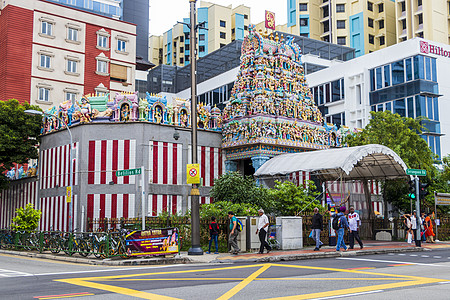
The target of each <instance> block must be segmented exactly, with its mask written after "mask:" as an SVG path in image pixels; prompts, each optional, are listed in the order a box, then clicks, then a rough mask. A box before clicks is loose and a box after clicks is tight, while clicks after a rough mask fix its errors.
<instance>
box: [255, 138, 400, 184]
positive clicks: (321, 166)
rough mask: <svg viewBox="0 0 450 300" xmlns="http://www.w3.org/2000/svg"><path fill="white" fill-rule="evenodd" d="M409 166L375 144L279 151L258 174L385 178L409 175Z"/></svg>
mask: <svg viewBox="0 0 450 300" xmlns="http://www.w3.org/2000/svg"><path fill="white" fill-rule="evenodd" d="M406 169H407V166H406V164H405V163H404V162H403V160H402V159H401V158H400V157H399V156H398V155H397V153H395V152H394V151H393V150H391V149H390V148H388V147H385V146H383V145H377V144H371V145H364V146H357V147H347V148H340V149H328V150H318V151H311V152H302V153H288V154H282V155H278V156H275V157H274V158H272V159H270V160H269V161H267V162H266V163H265V164H263V165H262V166H261V167H260V168H259V169H258V170H257V171H256V172H255V176H256V177H257V178H259V179H262V180H270V178H272V180H273V179H276V178H277V177H279V178H280V177H284V176H286V175H288V174H291V173H294V172H299V171H306V172H310V173H311V175H316V176H319V177H320V178H321V179H322V180H324V181H334V180H337V179H340V180H343V181H349V180H363V179H368V180H376V179H378V180H382V179H396V178H407V177H408V176H407V175H406Z"/></svg>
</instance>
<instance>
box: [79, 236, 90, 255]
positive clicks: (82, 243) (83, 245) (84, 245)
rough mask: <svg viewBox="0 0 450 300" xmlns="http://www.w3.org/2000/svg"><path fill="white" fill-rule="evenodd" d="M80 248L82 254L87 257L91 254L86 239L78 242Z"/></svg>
mask: <svg viewBox="0 0 450 300" xmlns="http://www.w3.org/2000/svg"><path fill="white" fill-rule="evenodd" d="M78 250H79V251H80V252H79V253H80V255H81V256H84V257H86V256H88V255H89V246H88V244H87V243H86V241H84V240H81V241H79V242H78Z"/></svg>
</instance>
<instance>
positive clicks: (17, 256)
mask: <svg viewBox="0 0 450 300" xmlns="http://www.w3.org/2000/svg"><path fill="white" fill-rule="evenodd" d="M0 256H5V257H13V258H17V259H25V260H33V261H42V262H45V263H54V264H64V265H73V266H80V265H83V266H89V267H98V266H95V265H89V264H87V263H86V264H80V263H70V262H65V261H59V260H52V259H46V258H37V257H27V256H20V255H12V254H3V253H1V254H0ZM102 267H103V266H102ZM108 267H110V266H108ZM114 267H115V266H114Z"/></svg>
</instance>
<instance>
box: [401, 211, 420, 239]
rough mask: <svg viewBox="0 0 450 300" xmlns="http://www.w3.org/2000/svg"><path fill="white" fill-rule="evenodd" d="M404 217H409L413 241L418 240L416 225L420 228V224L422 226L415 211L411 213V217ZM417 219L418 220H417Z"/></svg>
mask: <svg viewBox="0 0 450 300" xmlns="http://www.w3.org/2000/svg"><path fill="white" fill-rule="evenodd" d="M404 216H406V217H409V220H410V222H411V232H412V236H413V240H414V241H416V240H417V239H420V238H419V237H417V232H416V231H417V224H419V226H420V224H422V220H421V218H420V217H417V213H416V211H413V213H412V215H409V214H405V215H404ZM417 218H419V220H417ZM419 228H420V227H419Z"/></svg>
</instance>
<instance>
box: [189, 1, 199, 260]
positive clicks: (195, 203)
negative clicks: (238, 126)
mask: <svg viewBox="0 0 450 300" xmlns="http://www.w3.org/2000/svg"><path fill="white" fill-rule="evenodd" d="M196 2H197V0H189V4H190V23H191V24H190V29H191V32H190V43H191V49H190V59H191V128H192V131H191V140H192V141H191V142H192V163H193V164H196V163H197V162H198V160H197V80H196V79H197V78H196V76H197V74H196V73H197V70H196V54H197V53H196V52H197V36H196V29H197V16H196V10H195V3H196ZM199 196H200V192H199V190H198V185H197V184H193V185H192V189H191V238H192V245H191V248H190V249H189V251H188V254H189V255H203V250H202V248H201V247H200V212H199Z"/></svg>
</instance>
